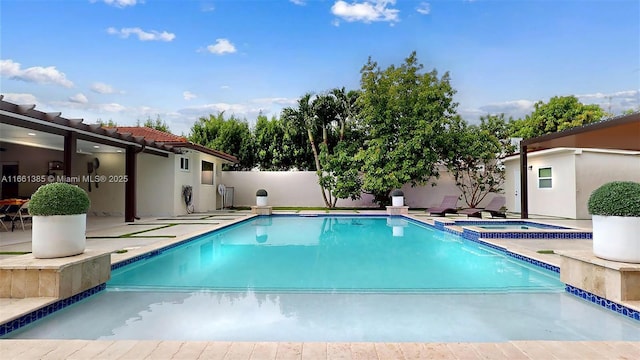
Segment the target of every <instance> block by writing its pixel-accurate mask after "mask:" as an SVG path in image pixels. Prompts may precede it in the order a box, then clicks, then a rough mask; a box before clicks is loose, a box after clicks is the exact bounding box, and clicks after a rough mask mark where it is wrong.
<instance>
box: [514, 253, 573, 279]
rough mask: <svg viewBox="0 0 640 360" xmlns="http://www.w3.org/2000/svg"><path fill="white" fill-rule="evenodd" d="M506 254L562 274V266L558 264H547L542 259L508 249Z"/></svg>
mask: <svg viewBox="0 0 640 360" xmlns="http://www.w3.org/2000/svg"><path fill="white" fill-rule="evenodd" d="M505 254H506V255H507V256H511V257H513V258H516V259H518V260H520V261H524V262H526V263H529V264H531V265H535V266H537V267H541V268H543V269H547V270H549V271H553V272H554V273H556V274H560V268H559V267H558V266H555V265H551V264H547V263H546V262H542V261H540V260H536V259H532V258H529V257H526V256H524V255H520V254H516V253H514V252H511V251H508V250H507V251H506V252H505Z"/></svg>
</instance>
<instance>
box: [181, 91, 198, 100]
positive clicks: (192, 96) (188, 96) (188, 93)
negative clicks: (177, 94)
mask: <svg viewBox="0 0 640 360" xmlns="http://www.w3.org/2000/svg"><path fill="white" fill-rule="evenodd" d="M182 96H183V97H184V99H185V100H187V101H189V100H191V99H195V98H197V96H196V94H194V93H192V92H191V91H185V92H183V93H182Z"/></svg>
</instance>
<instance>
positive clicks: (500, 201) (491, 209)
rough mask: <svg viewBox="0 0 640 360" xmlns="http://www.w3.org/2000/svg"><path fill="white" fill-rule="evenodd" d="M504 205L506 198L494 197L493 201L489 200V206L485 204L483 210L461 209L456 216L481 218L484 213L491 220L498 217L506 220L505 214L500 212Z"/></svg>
mask: <svg viewBox="0 0 640 360" xmlns="http://www.w3.org/2000/svg"><path fill="white" fill-rule="evenodd" d="M505 203H506V198H505V197H504V196H496V197H494V198H493V199H491V201H490V202H489V204H487V206H486V207H484V208H471V209H462V210H460V211H458V214H461V215H467V217H477V218H482V212H483V211H486V212H488V213H489V214H491V217H492V218H494V217H500V218H505V219H506V218H507V214H506V213H505V212H504V211H502V210H501V209H502V207H503V206H504V204H505Z"/></svg>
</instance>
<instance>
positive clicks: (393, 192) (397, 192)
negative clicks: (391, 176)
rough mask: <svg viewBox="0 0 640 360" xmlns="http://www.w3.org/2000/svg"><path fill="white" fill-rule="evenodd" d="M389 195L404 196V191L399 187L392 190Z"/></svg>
mask: <svg viewBox="0 0 640 360" xmlns="http://www.w3.org/2000/svg"><path fill="white" fill-rule="evenodd" d="M391 196H404V193H403V192H402V190H400V189H396V190H393V191H392V192H391Z"/></svg>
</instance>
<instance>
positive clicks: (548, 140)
mask: <svg viewBox="0 0 640 360" xmlns="http://www.w3.org/2000/svg"><path fill="white" fill-rule="evenodd" d="M521 146H526V149H527V150H526V151H527V152H531V151H537V150H544V149H552V148H559V147H565V148H597V149H616V150H630V151H640V112H635V113H633V114H630V115H623V116H618V117H615V118H612V119H609V120H603V121H600V122H597V123H594V124H589V125H585V126H581V127H578V128H573V129H569V130H565V131H561V132H557V133H553V134H547V135H543V136H539V137H535V138H531V139H526V140H523V141H522V142H521Z"/></svg>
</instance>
